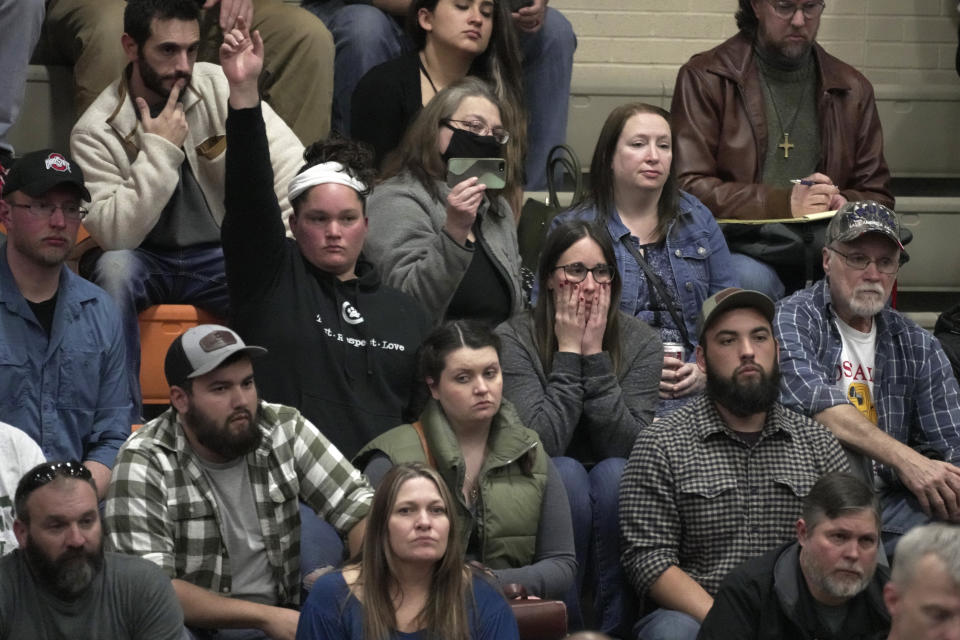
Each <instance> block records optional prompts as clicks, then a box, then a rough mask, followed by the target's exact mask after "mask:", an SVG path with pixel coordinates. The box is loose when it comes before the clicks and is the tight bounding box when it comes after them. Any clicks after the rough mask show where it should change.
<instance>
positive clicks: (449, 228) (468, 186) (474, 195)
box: [443, 178, 487, 244]
mask: <svg viewBox="0 0 960 640" xmlns="http://www.w3.org/2000/svg"><path fill="white" fill-rule="evenodd" d="M486 190H487V185H485V184H480V182H479V180H478V179H477V178H467V179H466V180H464V181H463V182H459V183H457V184H456V185H454V187H453V189H451V190H450V193H449V194H448V195H447V221H446V222H445V223H444V225H443V228H444V230H445V231H446V232H447V233H448V234H450V237H451V238H453V239H454V240H456V241H457V242H458V243H460V244H464V243H465V242H466V241H467V239H468V238H469V237H470V232H471V230H472V229H473V223H474V221H475V220H476V219H477V210H478V209H479V208H480V203H481V202H483V192H484V191H486Z"/></svg>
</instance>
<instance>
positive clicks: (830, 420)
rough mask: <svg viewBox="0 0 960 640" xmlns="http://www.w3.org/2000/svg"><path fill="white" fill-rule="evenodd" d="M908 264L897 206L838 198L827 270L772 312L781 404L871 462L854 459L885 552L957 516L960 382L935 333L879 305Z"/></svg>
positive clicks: (827, 248) (959, 498) (826, 251)
mask: <svg viewBox="0 0 960 640" xmlns="http://www.w3.org/2000/svg"><path fill="white" fill-rule="evenodd" d="M906 260H907V253H906V252H905V251H904V250H903V245H901V243H900V222H899V219H898V218H897V214H896V213H894V212H893V211H891V210H890V209H888V208H887V207H885V206H883V205H881V204H878V203H876V202H848V203H847V204H845V205H844V206H843V207H842V208H841V209H840V210H839V211H838V212H837V214H836V216H835V217H834V218H833V219H832V220H831V221H830V225H829V226H828V227H827V232H826V246H825V247H824V249H823V270H824V272H825V273H826V278H825V279H824V280H821V281H820V282H817V283H816V284H814V285H813V286H811V287H808V288H806V289H804V290H802V291H798V292H797V293H795V294H794V295H792V296H790V297H789V298H786V299H785V300H783V301H781V302H780V305H779V307H778V309H777V317H776V331H777V337H778V338H779V340H780V364H781V367H782V369H783V379H782V384H781V387H780V390H781V400H782V402H783V403H784V404H785V405H787V406H788V407H791V408H793V409H795V410H797V411H800V412H801V413H805V414H807V415H809V416H811V417H813V418H814V419H815V420H817V421H818V422H820V423H822V424H824V425H826V426H827V427H829V428H830V429H831V430H832V431H833V433H834V434H835V435H836V436H837V438H839V439H840V441H841V442H842V443H843V444H844V445H846V447H847V448H848V450H852V451H853V452H855V453H858V454H862V455H863V456H866V457H868V458H872V459H873V465H870V464H869V463H866V464H855V467H856V466H859V467H860V470H861V471H862V472H863V473H864V474H865V475H866V478H867V480H869V481H871V482H872V481H874V476H876V485H877V488H878V490H879V493H880V497H881V505H882V507H883V523H882V528H881V530H882V534H883V539H884V545H885V546H886V549H887V553H888V554H892V553H893V549H894V546H895V545H896V542H897V540H898V539H899V537H900V536H901V535H902V534H903V533H905V532H906V531H907V530H908V529H910V528H911V527H913V526H916V525H918V524H923V523H925V522H927V521H929V520H930V518H931V517H933V518H934V519H937V520H947V521H950V522H960V468H958V467H957V463H958V462H960V430H958V427H960V389H958V387H957V381H956V379H955V378H954V375H953V371H952V369H951V368H950V362H949V361H948V360H947V356H946V355H945V354H944V352H943V349H941V347H940V344H939V343H938V342H937V341H936V339H935V338H934V337H933V336H932V335H931V334H930V333H929V332H927V331H925V330H923V329H921V328H920V327H919V326H917V325H916V324H915V323H913V322H912V321H910V320H909V319H907V318H906V317H904V316H903V315H901V314H900V313H897V312H896V311H894V310H893V309H891V308H890V307H888V306H887V301H888V299H889V298H890V292H891V290H892V289H893V284H894V282H895V280H896V278H897V272H898V271H899V269H900V265H902V264H903V263H904V262H906ZM854 461H855V462H860V459H859V458H854Z"/></svg>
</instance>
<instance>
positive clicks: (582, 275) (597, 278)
mask: <svg viewBox="0 0 960 640" xmlns="http://www.w3.org/2000/svg"><path fill="white" fill-rule="evenodd" d="M553 269H554V271H556V270H557V269H563V275H564V276H566V278H567V282H572V283H574V284H576V283H579V282H583V281H584V280H586V279H587V274H588V273H589V274H591V275H592V276H593V281H594V282H596V283H597V284H607V283H608V282H613V277H614V275H615V274H616V273H617V270H616V268H615V267H613V266H611V265H609V264H598V265H596V266H595V267H592V268H590V269H588V268H587V267H586V265H584V264H583V263H582V262H574V263H572V264H561V265H557V266H556V267H554V268H553Z"/></svg>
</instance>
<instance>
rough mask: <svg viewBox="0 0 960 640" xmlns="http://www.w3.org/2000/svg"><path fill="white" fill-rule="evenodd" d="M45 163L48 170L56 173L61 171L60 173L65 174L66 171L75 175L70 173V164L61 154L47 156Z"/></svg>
mask: <svg viewBox="0 0 960 640" xmlns="http://www.w3.org/2000/svg"><path fill="white" fill-rule="evenodd" d="M43 163H44V165H46V167H47V169H53V170H54V171H59V172H60V173H63V172H64V171H66V172H67V173H73V172H72V171H70V163H69V162H67V159H66V158H64V157H63V156H62V155H60V154H59V153H51V154H50V155H48V156H47V159H46V160H44V161H43Z"/></svg>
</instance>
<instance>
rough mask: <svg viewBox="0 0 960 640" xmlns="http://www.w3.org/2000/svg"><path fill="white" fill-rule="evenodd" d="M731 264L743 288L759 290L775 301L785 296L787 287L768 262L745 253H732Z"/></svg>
mask: <svg viewBox="0 0 960 640" xmlns="http://www.w3.org/2000/svg"><path fill="white" fill-rule="evenodd" d="M730 265H731V267H732V268H733V272H734V273H735V274H736V276H737V279H738V280H739V281H740V288H741V289H750V290H752V291H759V292H760V293H763V294H766V295H767V297H768V298H770V299H771V300H773V301H774V302H776V301H777V300H779V299H780V298H782V297H783V294H784V292H785V291H786V289H785V288H784V286H783V283H782V282H780V277H779V276H778V275H777V272H776V271H775V270H774V268H773V267H771V266H770V265H768V264H767V263H765V262H761V261H760V260H757V259H756V258H751V257H750V256H748V255H746V254H743V253H731V254H730Z"/></svg>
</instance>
